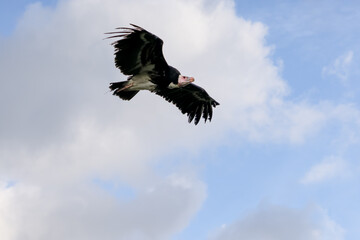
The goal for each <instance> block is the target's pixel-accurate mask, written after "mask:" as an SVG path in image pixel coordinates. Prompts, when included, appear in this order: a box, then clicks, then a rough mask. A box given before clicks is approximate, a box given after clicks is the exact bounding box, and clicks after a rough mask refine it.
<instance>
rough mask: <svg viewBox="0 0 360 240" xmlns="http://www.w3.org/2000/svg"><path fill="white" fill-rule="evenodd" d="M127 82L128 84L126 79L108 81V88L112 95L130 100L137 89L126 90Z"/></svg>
mask: <svg viewBox="0 0 360 240" xmlns="http://www.w3.org/2000/svg"><path fill="white" fill-rule="evenodd" d="M127 84H128V81H123V82H113V83H110V86H109V88H110V89H111V91H113V95H116V96H118V97H119V98H121V99H123V100H130V99H132V98H133V97H134V96H135V95H136V94H137V93H138V92H139V91H132V90H128V89H127V88H126V86H127Z"/></svg>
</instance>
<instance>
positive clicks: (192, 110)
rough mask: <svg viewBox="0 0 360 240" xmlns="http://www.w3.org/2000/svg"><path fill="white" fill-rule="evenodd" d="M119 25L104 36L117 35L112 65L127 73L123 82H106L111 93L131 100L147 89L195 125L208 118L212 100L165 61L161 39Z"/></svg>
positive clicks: (146, 32) (142, 30) (215, 104)
mask: <svg viewBox="0 0 360 240" xmlns="http://www.w3.org/2000/svg"><path fill="white" fill-rule="evenodd" d="M130 25H131V26H132V27H131V28H128V27H119V28H116V29H117V31H115V32H108V33H106V34H111V36H109V37H108V38H119V39H118V40H117V41H115V42H113V43H112V45H113V46H114V47H115V66H116V67H117V68H119V69H120V71H121V72H122V73H123V74H124V75H127V76H128V79H127V81H122V82H113V83H110V89H111V91H113V95H116V96H118V97H120V98H121V99H123V100H130V99H132V98H133V97H134V96H135V95H136V94H137V93H138V92H139V91H140V90H149V91H151V92H154V93H156V94H157V95H159V96H161V97H163V98H164V99H166V100H167V101H168V102H171V103H173V104H175V105H176V106H177V107H178V108H179V109H180V111H181V112H182V113H183V114H187V116H188V121H189V123H191V121H192V120H193V119H194V123H195V125H197V124H198V123H199V120H200V119H201V117H203V119H204V120H205V122H206V121H207V120H209V121H211V119H212V115H213V109H212V108H213V107H214V108H215V107H216V106H217V105H219V103H218V102H217V101H215V100H214V99H213V98H212V97H210V96H209V94H208V93H207V92H206V91H205V90H204V89H203V88H201V87H199V86H197V85H195V84H193V83H192V82H194V78H193V77H187V76H183V75H181V74H180V72H179V71H178V70H177V69H176V68H174V67H172V66H170V65H168V64H167V62H166V60H165V58H164V55H163V51H162V46H163V41H162V40H161V39H160V38H159V37H157V36H156V35H154V34H152V33H150V32H148V31H146V30H145V29H143V28H141V27H139V26H136V25H134V24H130Z"/></svg>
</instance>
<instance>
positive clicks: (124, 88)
mask: <svg viewBox="0 0 360 240" xmlns="http://www.w3.org/2000/svg"><path fill="white" fill-rule="evenodd" d="M133 85H134V83H129V84H128V85H126V86H125V87H122V88H120V89H118V90H116V91H115V92H121V91H124V90H126V89H128V88H130V87H132V86H133Z"/></svg>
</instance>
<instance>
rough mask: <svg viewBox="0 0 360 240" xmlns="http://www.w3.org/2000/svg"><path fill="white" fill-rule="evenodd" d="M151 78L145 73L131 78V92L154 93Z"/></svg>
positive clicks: (154, 86)
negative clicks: (143, 91)
mask: <svg viewBox="0 0 360 240" xmlns="http://www.w3.org/2000/svg"><path fill="white" fill-rule="evenodd" d="M150 80H151V78H150V77H149V75H148V74H147V73H140V74H138V75H135V76H133V77H132V78H131V80H129V81H130V83H133V86H132V87H131V88H130V89H131V90H149V91H154V90H155V88H156V85H155V84H154V83H152V82H151V81H150Z"/></svg>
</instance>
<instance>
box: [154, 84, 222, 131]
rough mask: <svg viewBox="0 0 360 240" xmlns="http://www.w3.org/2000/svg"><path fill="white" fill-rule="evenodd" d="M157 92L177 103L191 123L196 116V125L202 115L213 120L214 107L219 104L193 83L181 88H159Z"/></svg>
mask: <svg viewBox="0 0 360 240" xmlns="http://www.w3.org/2000/svg"><path fill="white" fill-rule="evenodd" d="M155 93H156V94H157V95H160V96H162V97H163V98H165V99H166V100H167V101H168V102H171V103H173V104H175V105H176V106H177V107H178V108H179V109H180V111H181V112H182V113H183V114H187V115H188V117H189V119H188V121H189V123H190V122H191V121H192V120H193V119H194V118H195V120H194V123H195V125H197V124H198V123H199V121H200V119H201V116H202V117H203V118H204V119H205V122H206V120H209V121H211V118H212V112H213V111H212V107H216V106H217V105H219V103H218V102H216V101H215V100H214V99H213V98H212V97H210V96H209V94H208V93H207V92H206V91H205V90H204V89H203V88H201V87H199V86H197V85H195V84H193V83H191V84H189V85H187V86H185V87H181V88H173V89H168V88H165V89H158V90H156V91H155Z"/></svg>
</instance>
